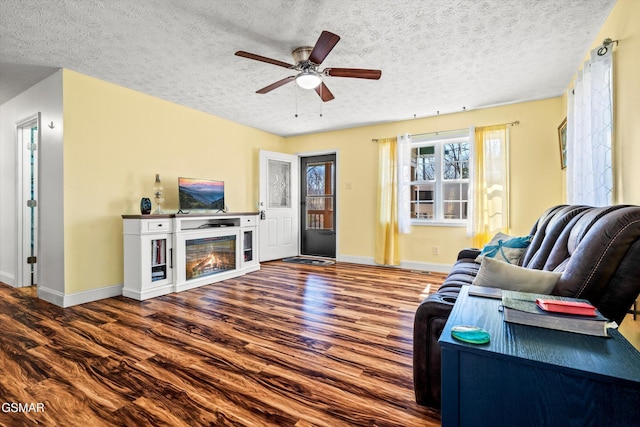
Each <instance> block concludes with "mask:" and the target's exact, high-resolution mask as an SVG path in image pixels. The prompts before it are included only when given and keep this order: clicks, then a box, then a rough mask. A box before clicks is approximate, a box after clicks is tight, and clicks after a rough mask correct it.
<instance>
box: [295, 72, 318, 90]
mask: <svg viewBox="0 0 640 427" xmlns="http://www.w3.org/2000/svg"><path fill="white" fill-rule="evenodd" d="M296 83H297V84H298V86H300V87H301V88H302V89H315V88H316V87H318V85H319V84H320V83H322V78H320V76H319V75H318V73H315V72H313V71H303V72H302V73H300V74H298V75H297V76H296Z"/></svg>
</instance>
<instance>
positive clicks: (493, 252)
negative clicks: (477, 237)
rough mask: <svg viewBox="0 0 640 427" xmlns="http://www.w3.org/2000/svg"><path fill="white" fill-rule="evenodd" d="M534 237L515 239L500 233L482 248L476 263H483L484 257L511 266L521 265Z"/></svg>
mask: <svg viewBox="0 0 640 427" xmlns="http://www.w3.org/2000/svg"><path fill="white" fill-rule="evenodd" d="M531 239H533V236H523V237H513V236H509V235H508V234H504V233H498V234H496V235H495V236H493V239H491V241H490V242H489V243H487V244H486V245H484V248H482V252H480V255H478V257H477V258H476V262H482V259H483V258H484V257H487V258H494V259H496V260H499V261H504V262H507V263H509V264H514V265H519V264H520V258H522V254H524V251H525V250H527V247H528V246H529V244H530V243H531Z"/></svg>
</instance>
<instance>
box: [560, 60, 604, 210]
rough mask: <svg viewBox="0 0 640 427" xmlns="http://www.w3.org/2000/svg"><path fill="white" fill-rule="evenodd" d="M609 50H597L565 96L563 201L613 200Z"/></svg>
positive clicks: (594, 202)
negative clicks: (565, 140)
mask: <svg viewBox="0 0 640 427" xmlns="http://www.w3.org/2000/svg"><path fill="white" fill-rule="evenodd" d="M612 67H613V64H612V49H607V51H606V52H605V53H604V55H599V54H598V49H595V50H593V51H592V52H591V57H590V60H589V61H587V62H585V64H584V67H583V69H582V70H581V71H579V72H578V75H577V77H576V82H575V87H574V90H573V93H572V92H569V94H568V96H567V202H568V203H570V204H585V205H590V206H607V205H611V204H612V203H613V168H612V163H611V146H612V123H613V95H612V79H613V77H612Z"/></svg>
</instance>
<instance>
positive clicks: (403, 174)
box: [398, 133, 411, 234]
mask: <svg viewBox="0 0 640 427" xmlns="http://www.w3.org/2000/svg"><path fill="white" fill-rule="evenodd" d="M398 165H399V167H398V233H401V234H406V233H410V232H411V135H409V134H408V133H405V134H404V135H399V136H398Z"/></svg>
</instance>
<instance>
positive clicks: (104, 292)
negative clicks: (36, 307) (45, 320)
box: [38, 285, 123, 308]
mask: <svg viewBox="0 0 640 427" xmlns="http://www.w3.org/2000/svg"><path fill="white" fill-rule="evenodd" d="M122 287H123V286H122V285H113V286H105V287H103V288H97V289H91V290H88V291H81V292H76V293H73V294H63V293H62V292H59V291H56V290H53V289H48V288H43V287H42V286H38V298H40V299H43V300H45V301H47V302H50V303H51V304H54V305H57V306H58V307H63V308H67V307H71V306H74V305H79V304H85V303H88V302H92V301H98V300H101V299H105V298H112V297H117V296H120V295H122Z"/></svg>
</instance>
